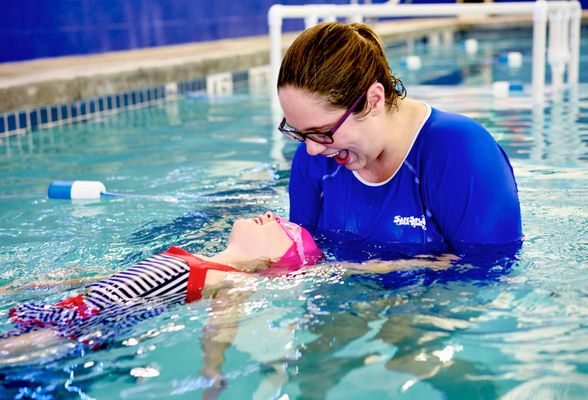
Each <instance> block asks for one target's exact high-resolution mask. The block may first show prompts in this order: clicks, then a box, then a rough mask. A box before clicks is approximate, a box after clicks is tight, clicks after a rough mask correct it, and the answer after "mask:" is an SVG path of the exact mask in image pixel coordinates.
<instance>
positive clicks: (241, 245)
mask: <svg viewBox="0 0 588 400" xmlns="http://www.w3.org/2000/svg"><path fill="white" fill-rule="evenodd" d="M292 243H293V242H292V240H291V239H290V238H289V237H288V235H287V234H286V232H284V229H283V228H282V227H281V226H280V224H279V223H278V221H277V220H276V217H275V216H274V215H273V214H272V213H271V212H266V213H265V214H264V215H259V216H257V217H254V218H248V219H238V220H236V221H235V222H234V223H233V228H232V229H231V234H230V236H229V243H228V244H229V245H230V246H232V247H233V248H238V249H239V250H240V253H241V254H243V255H245V256H246V257H247V258H251V259H252V260H254V259H257V258H268V259H270V260H274V259H279V258H280V257H282V256H283V255H284V253H286V251H287V250H288V249H289V248H290V246H292Z"/></svg>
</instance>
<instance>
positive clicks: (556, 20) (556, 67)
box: [547, 10, 565, 93]
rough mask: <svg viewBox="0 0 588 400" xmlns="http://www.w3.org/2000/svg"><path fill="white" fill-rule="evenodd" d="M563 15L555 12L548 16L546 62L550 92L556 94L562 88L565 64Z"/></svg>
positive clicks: (559, 11)
mask: <svg viewBox="0 0 588 400" xmlns="http://www.w3.org/2000/svg"><path fill="white" fill-rule="evenodd" d="M563 17H564V16H563V14H562V11H561V10H557V11H555V12H553V13H550V14H549V47H548V49H547V61H548V62H549V66H550V67H551V86H552V91H553V92H554V93H557V92H559V91H561V89H562V87H563V74H564V72H565V64H564V59H563V56H562V54H563V53H564V52H565V50H564V49H563V48H562V47H563V41H564V38H563V35H562V30H563Z"/></svg>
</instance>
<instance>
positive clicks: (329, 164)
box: [278, 22, 522, 253]
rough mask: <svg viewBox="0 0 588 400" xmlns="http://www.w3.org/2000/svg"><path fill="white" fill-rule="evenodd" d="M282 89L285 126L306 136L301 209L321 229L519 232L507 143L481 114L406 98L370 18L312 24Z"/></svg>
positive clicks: (417, 234)
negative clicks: (484, 124) (481, 122)
mask: <svg viewBox="0 0 588 400" xmlns="http://www.w3.org/2000/svg"><path fill="white" fill-rule="evenodd" d="M278 94H279V99H280V103H281V106H282V109H283V111H284V115H285V118H284V119H283V121H282V123H281V124H280V126H279V130H280V131H281V132H282V133H283V134H284V135H286V136H288V137H289V138H292V139H295V140H298V141H300V142H303V143H301V144H300V146H299V147H298V150H297V151H296V154H295V156H294V160H293V162H292V171H291V177H290V220H291V221H292V222H295V223H297V224H300V225H302V226H304V227H306V228H307V229H309V230H310V231H311V233H312V234H313V235H315V236H316V235H318V234H321V235H323V236H325V237H326V238H327V239H333V240H334V241H338V242H343V243H346V239H349V238H353V240H354V241H356V242H357V243H361V246H365V245H366V244H369V243H375V244H378V246H379V247H380V248H381V249H386V248H387V247H386V246H388V245H397V244H400V245H409V246H412V247H413V248H416V249H417V250H416V251H414V250H413V251H412V252H413V253H429V252H445V251H458V252H461V251H466V250H469V249H471V248H474V249H475V248H479V247H480V246H497V245H507V244H512V243H519V242H520V240H521V238H522V229H521V216H520V205H519V200H518V193H517V186H516V183H515V178H514V175H513V171H512V167H511V165H510V163H509V160H508V158H507V156H506V154H505V153H504V151H503V150H502V149H501V148H500V146H499V145H498V144H497V143H496V141H495V140H494V139H493V138H492V137H491V136H490V134H489V133H488V132H487V131H486V129H484V128H483V127H482V126H481V125H479V124H478V123H476V122H474V121H472V120H471V119H469V118H467V117H464V116H461V115H456V114H451V113H446V112H443V111H440V110H437V109H435V108H432V107H430V106H429V105H427V104H424V103H422V102H419V101H416V100H413V99H410V98H408V97H406V91H405V88H404V86H403V85H402V82H401V81H400V80H398V79H397V78H395V77H394V76H393V75H392V74H391V72H390V68H389V66H388V63H387V60H386V57H385V54H384V50H383V47H382V44H381V42H380V40H379V38H378V37H377V35H376V34H375V33H374V31H373V30H372V29H371V28H370V27H368V26H367V25H363V24H357V23H354V24H342V23H339V22H329V23H322V24H319V25H317V26H314V27H312V28H309V29H307V30H306V31H305V32H303V33H302V34H301V35H300V36H299V37H298V38H297V39H296V40H295V41H294V43H293V44H292V45H291V46H290V48H289V49H288V51H287V52H286V54H285V57H284V59H283V61H282V66H281V68H280V72H279V78H278ZM349 241H351V240H349ZM349 241H348V242H349ZM347 244H348V243H347ZM382 244H384V246H382ZM375 247H377V246H375ZM375 247H374V248H375Z"/></svg>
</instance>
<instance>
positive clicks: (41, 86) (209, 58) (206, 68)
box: [0, 12, 588, 113]
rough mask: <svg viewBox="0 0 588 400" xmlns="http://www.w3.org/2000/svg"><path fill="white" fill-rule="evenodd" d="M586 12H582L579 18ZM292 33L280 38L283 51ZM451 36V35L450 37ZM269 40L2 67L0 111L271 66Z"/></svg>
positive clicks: (401, 35)
mask: <svg viewBox="0 0 588 400" xmlns="http://www.w3.org/2000/svg"><path fill="white" fill-rule="evenodd" d="M587 17H588V14H587V13H586V12H584V13H583V20H586V19H587ZM531 25H532V19H531V16H529V17H520V16H518V17H489V16H476V17H472V16H470V17H468V18H467V19H464V18H436V19H410V20H397V21H393V22H385V23H378V24H376V25H375V28H376V30H377V31H378V33H379V34H380V35H381V36H382V38H383V39H384V41H386V42H395V41H396V42H399V41H404V40H411V39H420V38H423V37H427V36H429V37H431V36H432V35H437V37H443V34H444V33H446V32H456V31H462V30H466V31H467V30H470V29H473V28H475V29H484V28H492V29H500V28H517V27H528V26H531ZM295 36H296V34H284V35H283V37H282V39H283V47H284V48H287V46H289V44H290V43H291V42H292V40H293V39H294V38H295ZM449 36H450V35H449ZM269 48H270V42H269V37H268V36H258V37H246V38H238V39H228V40H218V41H214V42H202V43H191V44H185V45H175V46H165V47H157V48H147V49H140V50H132V51H121V52H112V53H103V54H95V55H87V56H69V57H59V58H51V59H38V60H33V61H25V62H12V63H3V64H0V113H6V112H12V111H17V110H23V109H30V108H34V107H41V106H46V105H50V104H55V103H69V102H73V101H77V100H80V99H88V98H94V97H98V96H104V95H108V94H114V93H121V92H126V91H130V90H135V89H139V88H145V87H153V86H157V85H163V84H166V83H169V82H179V81H184V80H190V79H197V78H201V77H206V76H208V75H211V74H216V73H221V72H230V71H245V70H248V69H249V68H252V67H258V66H264V65H268V64H269Z"/></svg>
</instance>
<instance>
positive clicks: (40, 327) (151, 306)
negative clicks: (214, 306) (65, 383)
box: [0, 212, 322, 369]
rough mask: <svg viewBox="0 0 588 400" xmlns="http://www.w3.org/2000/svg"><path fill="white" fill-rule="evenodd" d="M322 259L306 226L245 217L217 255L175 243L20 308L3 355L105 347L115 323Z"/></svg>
mask: <svg viewBox="0 0 588 400" xmlns="http://www.w3.org/2000/svg"><path fill="white" fill-rule="evenodd" d="M321 257H322V252H321V251H320V250H319V249H318V248H317V247H316V244H315V243H314V240H313V239H312V237H311V236H310V234H309V233H308V232H307V231H306V230H305V229H304V228H301V227H300V226H298V225H296V224H292V223H290V222H288V221H285V220H283V219H281V218H279V217H276V216H274V215H273V214H272V213H271V212H267V213H265V214H264V215H263V216H258V217H255V218H249V219H240V220H237V221H235V223H234V224H233V227H232V229H231V233H230V236H229V239H228V243H227V247H226V249H225V250H223V251H221V252H220V253H218V254H216V255H214V256H212V257H204V256H201V255H194V254H190V253H188V252H187V251H185V250H182V249H180V248H178V247H170V248H169V249H168V250H166V251H165V252H163V253H160V254H157V255H154V256H152V257H149V258H147V259H145V260H143V261H141V262H140V263H139V264H137V265H135V266H133V267H131V268H129V269H126V270H124V271H121V272H118V273H116V274H114V275H112V276H110V277H108V278H106V279H102V280H99V281H97V282H94V283H92V284H89V285H87V286H86V290H85V293H84V294H80V295H78V296H74V297H70V298H67V299H65V300H63V301H60V302H58V303H57V304H55V305H48V304H20V305H17V306H16V307H13V308H12V309H10V311H9V315H10V318H11V319H12V321H13V322H14V323H15V325H16V329H15V330H14V331H13V332H10V333H8V334H7V335H5V338H4V339H3V340H2V341H0V354H2V356H3V357H2V358H3V361H5V362H6V363H10V361H11V360H13V361H16V362H18V361H20V360H22V359H23V358H22V357H21V356H22V355H23V354H25V353H27V352H29V353H30V350H31V349H32V350H35V348H44V347H47V346H49V345H55V344H56V343H58V344H59V343H61V344H63V342H64V341H66V342H67V341H69V342H70V344H72V343H73V342H71V340H74V341H78V342H82V343H85V344H87V345H89V346H91V347H92V348H99V347H101V346H102V345H104V344H105V343H106V340H107V339H108V338H109V337H110V335H108V331H109V330H110V329H112V328H113V327H114V326H115V325H116V327H117V329H119V330H120V328H121V327H122V328H124V327H128V326H131V325H132V324H134V323H136V322H137V321H140V320H142V319H145V318H148V317H150V316H153V315H157V314H159V313H161V312H162V311H163V310H165V309H167V308H169V305H171V304H176V303H184V302H185V303H189V302H192V301H195V300H198V299H200V298H202V297H211V296H214V294H215V292H216V291H217V290H218V289H219V288H222V287H225V286H227V285H229V284H233V285H234V284H235V283H237V282H238V279H239V278H240V277H242V278H245V277H246V276H247V273H248V272H254V271H259V272H260V273H266V274H278V273H287V272H291V271H294V270H297V269H300V268H301V267H302V266H304V265H311V264H313V263H315V262H316V261H318V260H319V259H320V258H321ZM236 280H237V282H236ZM121 316H122V317H121ZM25 358H26V357H25ZM3 363H4V362H3ZM215 368H216V369H218V366H215Z"/></svg>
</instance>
